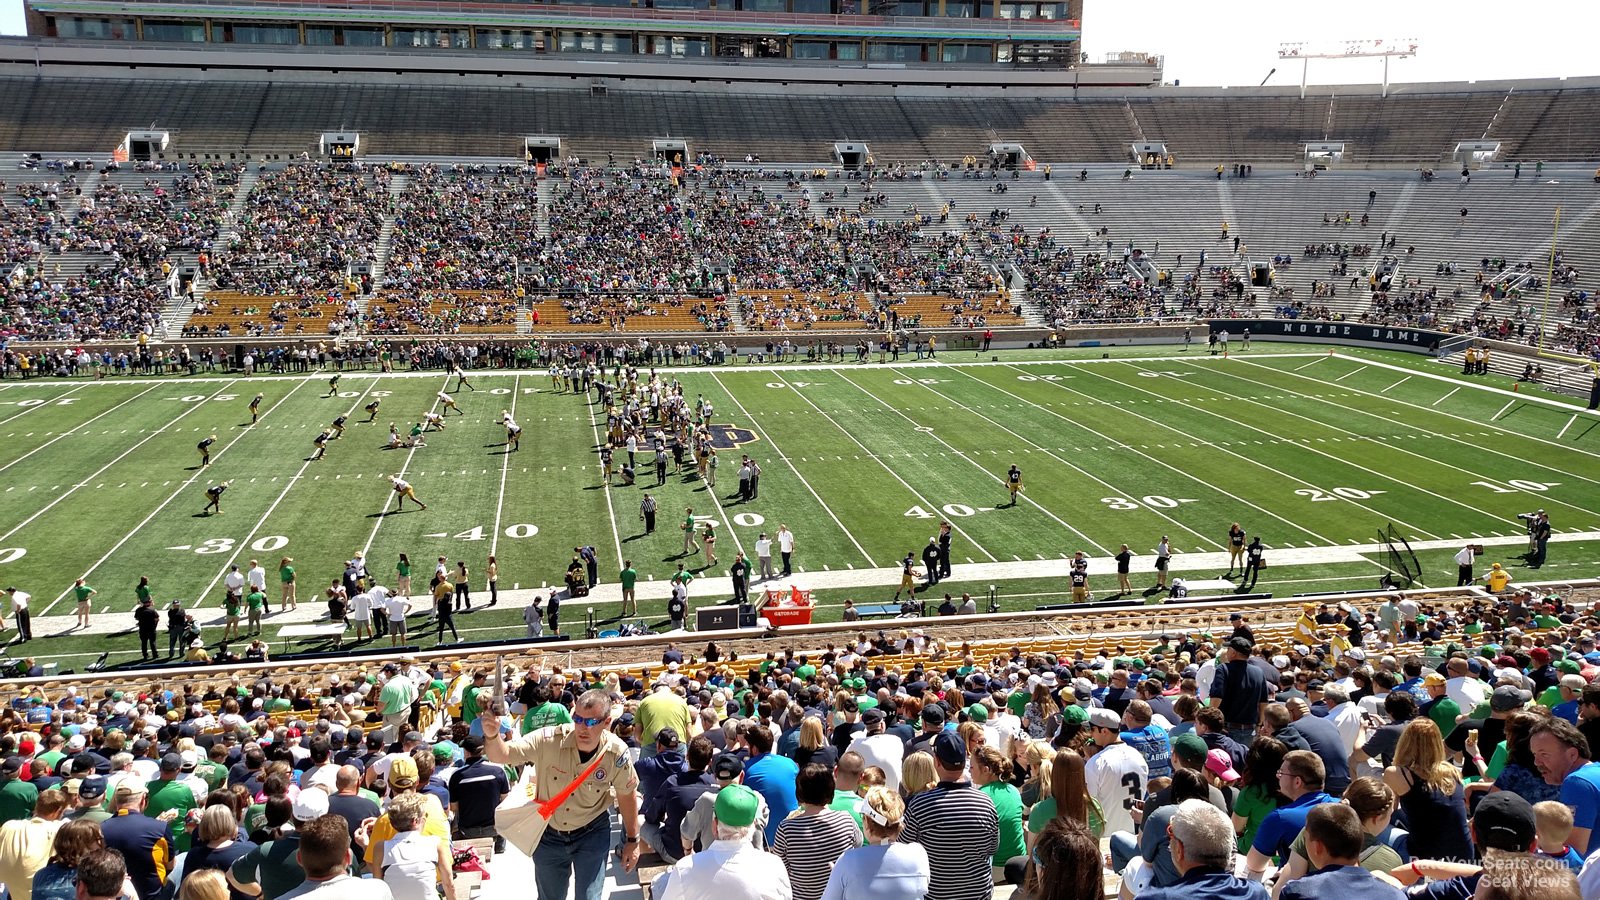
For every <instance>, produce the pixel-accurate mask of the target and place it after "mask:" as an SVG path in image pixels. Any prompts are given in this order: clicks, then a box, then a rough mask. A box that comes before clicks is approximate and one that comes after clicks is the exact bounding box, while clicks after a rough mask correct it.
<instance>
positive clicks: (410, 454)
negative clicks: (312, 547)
mask: <svg viewBox="0 0 1600 900" xmlns="http://www.w3.org/2000/svg"><path fill="white" fill-rule="evenodd" d="M429 374H431V375H432V376H433V377H434V378H438V377H439V374H438V373H437V372H432V373H429ZM377 385H378V383H377V381H374V382H373V383H372V384H370V385H367V390H366V391H362V392H361V396H362V397H365V396H366V394H367V391H370V390H372V389H373V388H374V387H377ZM449 386H450V373H448V372H446V373H445V376H444V384H442V385H440V386H439V390H438V392H437V393H436V394H435V396H434V398H433V403H432V404H430V405H429V406H428V412H433V411H434V410H436V409H438V408H439V397H438V394H442V393H444V389H445V388H447V387H449ZM360 402H361V397H357V398H356V403H360ZM350 409H351V411H354V410H355V407H354V406H352V407H350ZM416 455H417V445H416V444H415V443H413V444H412V445H411V449H409V450H407V451H406V461H405V462H404V463H401V464H400V472H399V475H400V477H401V478H402V479H404V478H405V476H406V470H407V469H410V468H411V460H412V459H413V458H414V457H415V456H416ZM300 471H302V472H304V471H305V467H304V466H301V467H300ZM290 485H291V486H292V485H293V482H290ZM283 490H284V493H288V492H289V488H287V487H285V488H284V489H283ZM385 490H386V492H385V494H384V497H383V509H382V510H380V512H387V511H388V509H389V494H390V493H393V490H392V489H385ZM279 499H282V497H281V495H280V497H279ZM387 518H389V517H388V516H386V515H384V516H379V517H378V521H376V522H374V523H372V533H371V534H369V535H367V542H366V543H365V544H363V545H361V555H362V556H363V557H365V556H366V555H367V554H368V553H370V552H372V542H373V541H375V540H377V539H378V529H380V528H382V527H383V520H384V519H387ZM217 577H219V578H220V577H222V576H221V573H218V576H217Z"/></svg>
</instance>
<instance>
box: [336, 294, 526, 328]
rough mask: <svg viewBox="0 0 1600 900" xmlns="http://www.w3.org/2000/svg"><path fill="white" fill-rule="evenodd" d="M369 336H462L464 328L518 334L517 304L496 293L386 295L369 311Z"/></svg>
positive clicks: (366, 325) (381, 295) (374, 303)
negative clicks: (516, 332)
mask: <svg viewBox="0 0 1600 900" xmlns="http://www.w3.org/2000/svg"><path fill="white" fill-rule="evenodd" d="M362 328H363V330H364V331H365V332H366V333H367V334H373V335H385V334H460V333H461V330H462V329H463V328H468V329H473V330H477V329H488V330H494V331H500V332H515V331H516V330H517V304H516V302H515V301H514V300H511V299H509V298H507V297H505V296H501V295H497V294H493V293H469V292H461V293H455V292H448V291H434V290H427V291H422V292H420V293H419V294H417V295H416V296H408V295H405V294H400V293H388V292H386V293H383V294H380V295H378V296H377V297H375V298H374V299H373V300H372V302H371V303H370V304H369V306H368V308H367V315H366V319H365V321H364V322H363V323H362Z"/></svg>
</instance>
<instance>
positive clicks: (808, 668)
mask: <svg viewBox="0 0 1600 900" xmlns="http://www.w3.org/2000/svg"><path fill="white" fill-rule="evenodd" d="M816 674H817V667H816V666H813V665H812V664H810V663H806V664H805V665H803V666H800V667H799V668H797V669H795V670H794V677H796V678H798V679H800V680H801V681H810V680H811V678H812V676H814V675H816Z"/></svg>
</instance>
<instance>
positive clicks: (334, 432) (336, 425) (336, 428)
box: [329, 416, 349, 441]
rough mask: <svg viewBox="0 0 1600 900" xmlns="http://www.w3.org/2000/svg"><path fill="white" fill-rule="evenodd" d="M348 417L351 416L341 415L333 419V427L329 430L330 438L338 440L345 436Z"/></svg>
mask: <svg viewBox="0 0 1600 900" xmlns="http://www.w3.org/2000/svg"><path fill="white" fill-rule="evenodd" d="M348 418H349V416H340V417H339V418H337V419H334V420H333V428H332V429H331V430H330V432H329V434H330V437H329V440H334V441H337V440H338V439H339V438H342V437H344V423H345V420H346V419H348Z"/></svg>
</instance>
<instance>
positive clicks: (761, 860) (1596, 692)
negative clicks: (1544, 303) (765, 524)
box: [0, 591, 1600, 900]
mask: <svg viewBox="0 0 1600 900" xmlns="http://www.w3.org/2000/svg"><path fill="white" fill-rule="evenodd" d="M1206 628H1207V630H1205V631H1200V630H1194V631H1187V632H1173V633H1169V634H1164V635H1161V636H1159V637H1158V638H1157V637H1139V638H1137V639H1136V640H1132V641H1130V643H1129V644H1127V645H1124V646H1110V645H1109V642H1102V644H1101V646H1100V649H1084V650H1080V651H1078V652H1075V653H1062V652H1055V651H1048V650H1031V651H1030V650H1028V649H1025V648H1024V647H1023V646H1022V645H1020V644H1019V645H1014V646H1004V645H987V646H983V647H974V646H971V645H967V644H962V645H960V646H956V645H955V644H954V643H953V642H952V643H950V644H945V643H942V642H940V641H939V640H937V639H930V638H928V637H927V636H926V635H925V634H924V633H923V632H921V631H920V630H910V631H900V632H896V633H888V632H878V633H877V634H876V636H873V635H871V634H868V633H861V634H859V635H857V636H856V637H854V638H853V639H847V640H845V641H844V642H843V643H833V644H830V645H828V646H826V647H825V648H823V649H821V650H818V651H815V652H801V651H796V650H794V649H791V648H788V647H783V648H778V647H774V648H773V649H772V650H771V651H770V652H767V653H766V654H765V655H764V656H761V657H748V658H742V659H741V658H738V657H736V656H733V655H730V654H726V653H725V652H723V651H721V650H719V649H718V647H717V646H716V645H715V644H714V643H713V644H710V645H708V646H707V647H706V648H705V650H704V652H702V653H699V654H695V653H692V652H686V651H685V650H682V649H679V648H678V647H677V646H676V645H673V644H668V645H667V646H666V648H665V650H664V651H663V653H662V656H661V659H660V661H659V662H654V661H653V662H652V664H650V665H648V666H645V667H643V668H632V667H618V668H614V669H611V670H609V671H604V670H593V671H583V670H571V669H567V668H564V667H562V666H561V665H559V664H555V663H554V662H553V661H550V660H545V659H543V658H540V657H531V658H522V659H518V660H515V661H514V662H513V663H508V664H507V667H506V669H504V670H503V671H499V672H496V671H493V670H488V669H478V668H474V667H473V666H471V665H470V664H469V665H467V666H463V665H462V664H461V663H452V662H449V661H448V660H447V659H439V660H435V661H433V662H431V663H428V664H423V663H419V662H418V661H417V660H416V659H414V658H411V657H401V658H399V659H397V660H394V661H392V662H382V661H381V660H380V661H376V662H373V663H372V664H371V668H370V669H367V670H364V671H362V670H353V669H352V670H346V671H343V672H335V673H333V674H330V675H327V676H326V678H325V680H321V679H323V677H324V676H320V675H318V676H307V675H289V676H287V677H286V679H278V678H274V677H273V676H270V675H267V674H262V675H259V676H240V675H234V676H231V677H230V676H227V675H220V676H216V680H215V681H214V682H207V681H205V680H204V679H200V680H189V681H186V682H184V683H182V684H181V685H180V684H175V683H171V682H167V683H162V682H152V683H151V684H149V685H148V686H144V687H129V688H126V689H121V690H118V689H114V688H106V689H104V690H103V691H102V690H99V689H94V690H82V691H80V690H79V689H77V688H68V689H66V690H64V691H59V692H57V693H54V694H47V693H45V692H44V691H43V690H40V689H38V688H31V689H28V690H26V691H25V692H23V694H22V696H21V697H20V698H18V699H17V700H15V701H14V702H13V703H12V704H11V705H10V707H9V708H7V709H6V710H4V711H3V712H0V878H3V879H4V880H5V883H6V885H7V887H8V888H9V889H10V891H11V893H12V895H13V896H19V897H28V896H29V892H28V890H27V888H25V887H23V886H24V885H27V886H31V888H32V896H35V897H39V898H42V900H54V898H57V897H67V896H72V895H71V894H70V893H63V892H62V891H63V889H66V890H70V889H71V886H72V885H73V883H74V882H75V881H79V880H82V879H83V878H84V877H85V875H86V873H85V869H86V868H87V869H89V870H91V871H92V872H94V873H98V868H97V867H98V866H99V865H100V862H99V858H98V857H96V856H95V855H94V854H95V852H96V851H98V850H99V849H100V848H101V847H106V848H110V849H112V850H116V851H117V852H118V854H120V856H118V857H117V859H118V860H120V862H121V863H122V865H123V869H121V870H118V871H119V874H117V876H116V878H117V880H118V881H119V887H120V880H121V879H122V878H124V877H126V878H127V879H128V880H129V882H130V888H131V890H132V891H133V892H134V893H136V894H137V896H138V897H139V898H140V900H154V898H159V897H162V896H169V895H170V894H164V893H163V891H164V890H165V891H170V890H172V887H171V886H175V885H185V886H187V885H188V883H189V882H190V881H191V880H193V879H199V878H206V879H210V878H215V877H217V876H213V875H209V874H207V872H208V871H211V870H216V871H218V872H220V873H221V875H220V877H221V878H222V879H223V881H224V882H226V883H228V884H232V885H233V886H234V888H235V889H236V890H239V891H242V892H243V893H245V894H248V895H257V894H259V895H260V896H262V897H265V898H267V900H276V898H279V897H295V896H300V894H297V893H295V891H296V890H297V889H302V888H301V886H302V885H304V884H307V883H308V882H309V883H310V884H311V888H317V887H319V886H322V885H328V884H329V883H330V882H332V885H333V886H337V888H338V890H332V889H331V887H330V889H324V890H323V892H322V893H319V894H315V896H324V895H326V896H339V897H351V898H361V897H367V896H372V897H389V896H391V895H392V896H396V897H399V896H429V897H431V896H434V891H436V890H437V891H438V892H439V893H442V894H443V895H444V896H446V897H449V896H451V891H452V887H451V886H450V885H451V882H452V880H453V870H456V869H458V866H457V864H456V859H455V858H454V857H453V856H452V855H451V853H450V842H451V840H452V839H454V840H457V841H469V840H485V841H488V840H492V841H494V843H495V844H496V845H497V846H496V848H495V849H496V852H499V851H500V850H503V849H505V847H504V842H503V841H502V840H501V837H500V836H499V835H498V834H497V830H496V818H495V815H494V812H493V811H494V808H495V807H496V805H497V804H499V803H500V802H501V801H502V800H504V799H505V798H506V797H507V796H508V795H509V794H510V793H511V792H512V791H513V789H514V786H517V785H519V784H523V783H528V784H537V785H539V787H538V790H539V791H540V794H539V796H540V798H541V799H545V792H546V791H551V792H552V793H553V792H554V791H553V790H552V789H551V788H549V787H547V785H551V784H553V785H555V787H556V788H557V789H559V787H561V786H562V784H563V783H564V781H565V779H564V778H562V777H552V778H546V777H542V776H538V775H537V773H535V774H533V775H530V774H529V773H527V772H526V771H524V768H523V767H522V766H520V765H518V763H520V762H525V761H527V759H528V758H530V757H529V756H528V754H529V753H531V754H532V757H531V758H539V752H540V751H537V749H534V750H528V749H527V748H529V747H533V748H537V747H538V746H540V745H539V744H538V740H541V739H542V738H534V739H532V740H533V741H534V743H532V744H529V743H527V740H529V739H527V738H523V739H520V740H519V736H520V735H528V734H542V735H551V736H553V737H554V738H555V739H557V740H558V741H559V739H561V738H563V736H566V735H572V734H574V733H579V739H580V740H583V739H589V740H592V739H593V736H594V734H595V733H596V730H597V729H603V733H604V742H603V746H605V747H607V748H616V752H618V753H619V754H620V755H619V757H618V759H617V761H616V763H615V770H614V771H612V772H610V773H609V774H610V775H611V776H612V777H611V778H610V782H611V783H612V784H614V785H615V788H616V792H617V794H618V796H619V799H620V797H621V795H622V794H623V793H624V792H625V791H627V792H629V797H630V801H631V802H629V803H627V804H623V805H621V806H620V809H621V810H622V815H623V821H622V822H621V830H622V832H623V833H624V834H625V835H630V836H631V835H639V836H640V839H641V841H642V842H643V843H644V844H645V845H646V846H648V847H649V848H650V849H651V850H652V851H654V853H655V854H656V855H658V856H659V857H660V860H659V861H657V862H655V865H658V866H666V867H667V868H665V869H664V870H661V869H655V870H653V871H652V872H651V874H652V875H653V876H654V877H655V880H654V885H653V890H654V896H658V897H669V898H675V897H690V896H712V895H713V894H709V893H706V891H707V890H709V889H711V887H714V888H715V894H714V895H715V896H717V897H719V898H722V900H744V898H777V900H792V898H806V900H812V898H827V900H847V898H868V897H870V898H902V897H904V898H923V897H927V898H933V900H946V898H949V900H956V898H959V900H981V898H984V897H987V896H990V894H991V891H992V886H993V885H994V884H997V883H1003V882H1007V881H1009V882H1012V883H1015V884H1018V885H1019V886H1020V887H1021V893H1020V894H1019V896H1023V897H1027V898H1029V900H1046V898H1048V900H1058V898H1066V900H1101V898H1102V897H1103V896H1104V891H1105V887H1104V886H1105V885H1106V884H1107V883H1108V882H1109V883H1115V884H1117V885H1118V888H1117V890H1118V893H1119V894H1120V896H1122V897H1126V898H1138V900H1165V898H1169V897H1180V896H1181V897H1196V896H1204V897H1210V898H1221V900H1229V898H1235V900H1263V898H1266V897H1267V896H1268V892H1267V887H1266V885H1270V886H1271V887H1270V889H1271V891H1272V894H1271V896H1274V897H1279V898H1287V900H1294V898H1302V900H1304V898H1321V897H1332V896H1338V897H1343V898H1357V897H1361V898H1399V897H1403V896H1405V894H1403V893H1401V886H1407V887H1413V889H1414V891H1415V893H1413V894H1412V896H1416V897H1421V898H1426V900H1442V898H1456V897H1470V896H1474V891H1476V892H1477V893H1476V896H1478V897H1487V898H1495V900H1498V898H1507V900H1510V898H1518V900H1530V898H1537V900H1577V898H1579V897H1592V896H1596V894H1597V892H1600V844H1597V838H1596V834H1597V833H1600V831H1597V829H1600V801H1597V799H1596V797H1597V796H1600V763H1597V762H1594V761H1593V755H1594V754H1593V752H1592V750H1591V741H1593V740H1595V739H1597V738H1600V648H1597V646H1596V636H1597V631H1596V630H1597V628H1600V619H1596V618H1595V617H1594V616H1593V615H1592V614H1591V612H1590V610H1589V609H1588V608H1587V605H1586V604H1582V603H1575V602H1571V601H1569V600H1567V599H1564V598H1562V597H1558V596H1542V595H1538V594H1534V593H1533V592H1529V591H1507V592H1505V593H1504V594H1501V595H1499V596H1497V597H1494V598H1486V599H1461V600H1448V601H1441V600H1437V599H1435V598H1430V597H1416V596H1412V595H1401V594H1398V593H1394V594H1390V595H1388V596H1385V597H1381V598H1377V599H1370V600H1354V601H1349V602H1345V603H1339V604H1336V605H1334V604H1327V603H1324V604H1320V605H1318V604H1309V603H1308V604H1306V605H1305V606H1304V608H1303V609H1302V610H1301V611H1300V615H1299V618H1298V620H1296V621H1294V622H1293V624H1292V625H1290V624H1288V623H1287V622H1283V623H1268V622H1255V623H1252V622H1250V621H1248V620H1247V619H1246V617H1245V616H1244V615H1242V614H1240V613H1235V614H1233V615H1232V616H1231V617H1230V618H1229V619H1228V620H1227V621H1226V622H1224V621H1222V619H1221V614H1220V613H1219V614H1218V616H1217V621H1215V622H1214V623H1211V624H1209V625H1207V626H1206ZM497 681H498V682H499V683H501V684H503V685H505V688H504V690H505V693H504V696H503V697H502V696H497V694H496V692H495V687H494V685H495V684H496V683H497ZM435 726H436V727H435ZM552 729H553V731H552ZM584 736H588V737H587V738H585V737H584ZM506 742H509V743H510V744H511V745H512V746H513V747H517V748H522V749H519V750H518V751H517V753H518V754H519V755H518V756H515V757H512V758H509V759H508V758H507V757H506V755H505V752H504V751H501V750H496V749H494V748H495V747H496V746H497V745H503V744H504V743H506ZM486 745H487V746H488V748H489V749H488V750H486ZM491 760H500V761H501V762H493V761H491ZM502 763H504V764H502ZM569 774H570V773H569ZM524 778H529V779H531V780H530V781H527V782H524V781H523V779H524ZM519 789H520V788H519ZM633 792H636V796H635V795H634V793H633ZM601 793H602V794H603V793H604V792H603V791H602V792H601ZM594 800H595V798H594V797H591V796H589V795H585V799H584V800H583V801H581V802H582V803H583V804H585V805H586V806H585V808H589V807H588V806H587V804H590V803H592V802H594ZM1341 801H1342V802H1341ZM600 809H602V810H603V809H604V806H603V805H602V806H601V807H600ZM333 816H337V817H338V819H337V823H336V824H335V820H334V819H333V818H331V817H333ZM635 817H637V818H635ZM602 820H604V816H602ZM566 821H567V820H565V819H562V820H559V822H560V827H566ZM553 827H557V826H555V825H553ZM573 833H576V832H571V831H567V832H563V834H573ZM565 839H566V838H562V837H557V838H551V837H548V836H547V837H546V840H547V841H549V840H565ZM323 842H327V847H323V846H322V843H323ZM1106 848H1108V849H1109V853H1105V852H1104V850H1105V849H1106ZM296 850H298V851H299V852H298V853H296V852H295V851H296ZM308 851H309V852H308ZM508 852H509V851H508ZM625 858H627V857H625ZM549 861H550V857H549V856H547V855H546V854H544V853H543V852H542V851H541V852H540V853H538V854H536V855H535V867H536V874H537V876H538V878H539V879H540V883H541V885H543V884H544V880H545V879H546V877H547V876H548V874H549V872H548V870H547V869H546V868H545V866H546V864H547V863H549ZM464 865H465V866H467V867H470V866H471V865H472V863H470V862H466V863H464ZM107 871H108V872H109V871H111V870H110V869H109V868H108V869H107ZM603 872H604V867H595V868H594V869H592V870H590V869H588V868H586V867H585V866H583V865H579V866H578V869H577V873H578V876H579V878H580V884H579V891H578V895H579V896H584V895H585V890H586V885H585V884H583V883H581V880H582V879H584V878H588V877H593V878H600V877H602V876H603ZM1513 873H1515V874H1514V875H1513ZM362 875H371V876H373V879H372V881H367V880H364V879H361V878H360V876H362ZM95 877H99V875H98V874H95ZM105 877H106V878H110V877H111V876H110V875H106V876H105ZM1513 877H1514V878H1516V879H1520V880H1515V881H1511V882H1507V881H1505V879H1511V878H1513ZM377 881H381V882H382V883H383V884H382V886H381V887H380V886H378V885H377V884H374V883H373V882H377ZM1502 883H1505V884H1511V885H1514V886H1513V887H1507V888H1504V889H1501V888H1500V887H1499V886H1500V885H1501V884H1502ZM1580 883H1581V884H1583V885H1584V888H1583V891H1582V893H1580V889H1579V885H1580ZM163 885H169V887H166V888H164V887H163ZM708 886H710V887H708ZM302 890H309V889H302ZM413 890H421V891H423V892H422V893H411V891H413ZM541 890H542V888H541ZM1496 890H1499V891H1500V892H1499V893H1496V892H1495V891H1496ZM89 896H91V897H99V896H115V892H114V891H108V892H107V893H105V894H104V895H100V894H90V895H89ZM182 896H188V895H182Z"/></svg>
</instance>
